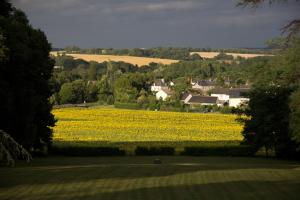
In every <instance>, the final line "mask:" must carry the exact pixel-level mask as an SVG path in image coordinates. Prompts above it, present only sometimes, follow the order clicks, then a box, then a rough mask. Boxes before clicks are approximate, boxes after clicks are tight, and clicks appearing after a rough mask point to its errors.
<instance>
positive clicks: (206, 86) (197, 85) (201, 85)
mask: <svg viewBox="0 0 300 200" xmlns="http://www.w3.org/2000/svg"><path fill="white" fill-rule="evenodd" d="M191 84H192V88H193V89H196V90H201V91H203V92H208V91H209V90H211V89H214V88H215V83H214V82H213V81H209V80H198V81H195V82H193V80H191Z"/></svg>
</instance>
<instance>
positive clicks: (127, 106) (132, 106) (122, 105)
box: [114, 102, 141, 110]
mask: <svg viewBox="0 0 300 200" xmlns="http://www.w3.org/2000/svg"><path fill="white" fill-rule="evenodd" d="M114 105H115V108H124V109H134V110H138V109H141V106H140V105H139V104H137V103H120V102H115V104H114Z"/></svg>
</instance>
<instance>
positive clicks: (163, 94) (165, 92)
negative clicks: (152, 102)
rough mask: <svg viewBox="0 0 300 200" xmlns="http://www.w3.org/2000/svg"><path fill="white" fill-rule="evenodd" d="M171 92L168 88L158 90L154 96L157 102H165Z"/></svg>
mask: <svg viewBox="0 0 300 200" xmlns="http://www.w3.org/2000/svg"><path fill="white" fill-rule="evenodd" d="M172 94H173V92H172V91H171V90H170V89H168V88H162V89H161V90H159V91H158V92H157V93H156V94H155V96H156V99H157V100H160V99H162V100H163V101H165V100H167V98H170V97H171V95H172Z"/></svg>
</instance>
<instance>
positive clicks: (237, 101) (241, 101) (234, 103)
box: [229, 97, 249, 107]
mask: <svg viewBox="0 0 300 200" xmlns="http://www.w3.org/2000/svg"><path fill="white" fill-rule="evenodd" d="M248 102H249V98H243V97H238V98H230V99H229V106H231V107H239V106H241V105H245V104H248Z"/></svg>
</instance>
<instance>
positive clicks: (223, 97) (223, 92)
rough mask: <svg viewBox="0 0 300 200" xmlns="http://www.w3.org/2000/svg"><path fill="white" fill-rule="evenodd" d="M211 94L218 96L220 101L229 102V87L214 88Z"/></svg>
mask: <svg viewBox="0 0 300 200" xmlns="http://www.w3.org/2000/svg"><path fill="white" fill-rule="evenodd" d="M210 96H212V97H218V99H219V100H220V101H224V102H228V101H229V98H230V95H229V89H227V88H216V89H213V90H212V91H211V94H210Z"/></svg>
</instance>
